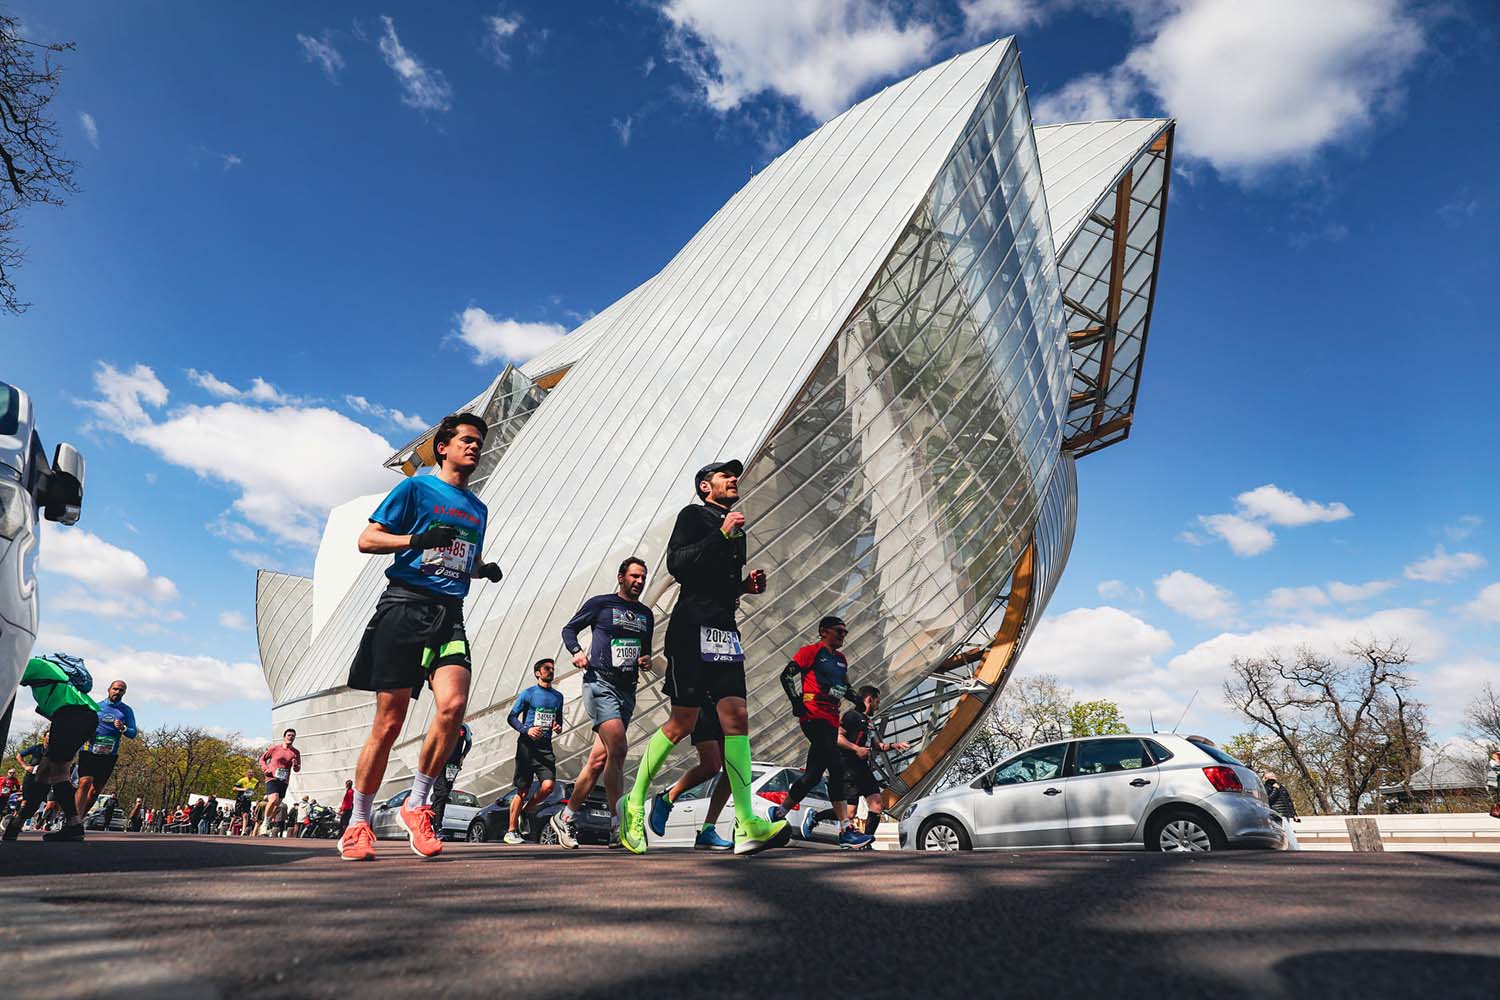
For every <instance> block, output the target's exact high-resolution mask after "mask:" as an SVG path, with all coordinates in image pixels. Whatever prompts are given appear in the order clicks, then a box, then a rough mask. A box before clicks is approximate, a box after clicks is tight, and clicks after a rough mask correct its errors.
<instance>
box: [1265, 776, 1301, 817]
mask: <svg viewBox="0 0 1500 1000" xmlns="http://www.w3.org/2000/svg"><path fill="white" fill-rule="evenodd" d="M1266 805H1268V806H1270V807H1271V809H1272V811H1274V812H1278V813H1280V814H1281V815H1283V816H1285V817H1286V818H1287V819H1295V818H1296V816H1297V807H1296V806H1295V805H1293V804H1292V793H1291V792H1289V791H1287V790H1286V786H1285V785H1283V784H1282V783H1281V782H1279V781H1277V782H1273V783H1272V784H1269V785H1267V786H1266Z"/></svg>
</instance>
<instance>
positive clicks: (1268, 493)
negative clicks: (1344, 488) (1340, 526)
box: [1178, 483, 1354, 556]
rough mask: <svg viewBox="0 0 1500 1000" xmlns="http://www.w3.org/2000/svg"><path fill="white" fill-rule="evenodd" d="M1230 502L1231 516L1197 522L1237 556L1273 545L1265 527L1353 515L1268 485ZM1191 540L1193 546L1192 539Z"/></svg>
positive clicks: (1337, 505)
mask: <svg viewBox="0 0 1500 1000" xmlns="http://www.w3.org/2000/svg"><path fill="white" fill-rule="evenodd" d="M1234 502H1235V507H1236V511H1235V513H1232V514H1202V515H1199V517H1198V522H1199V523H1200V524H1201V525H1203V528H1204V530H1205V531H1207V532H1208V533H1209V534H1211V535H1217V536H1218V537H1219V538H1222V539H1224V541H1226V542H1228V543H1229V548H1230V550H1231V551H1233V552H1234V554H1235V555H1237V556H1257V555H1260V554H1261V553H1262V552H1265V551H1266V550H1267V549H1269V548H1270V547H1271V546H1272V545H1275V544H1276V533H1275V532H1273V531H1272V530H1271V529H1270V527H1268V525H1276V526H1277V527H1282V528H1295V527H1301V526H1303V525H1307V524H1317V523H1320V522H1327V521H1342V520H1344V519H1345V518H1349V517H1353V516H1354V512H1353V511H1351V510H1350V509H1349V508H1348V507H1347V506H1345V505H1344V504H1342V503H1339V502H1337V501H1335V502H1334V503H1327V504H1324V503H1318V502H1317V501H1315V500H1304V499H1302V498H1301V497H1299V496H1297V494H1295V493H1290V492H1288V491H1286V490H1283V489H1281V488H1280V487H1278V486H1275V485H1274V484H1271V483H1267V484H1266V485H1264V486H1257V487H1256V488H1255V489H1253V490H1247V491H1246V492H1244V493H1241V494H1240V495H1239V496H1237V497H1235V498H1234ZM1185 534H1191V533H1190V532H1187V533H1185ZM1178 537H1179V538H1180V537H1182V536H1178ZM1193 539H1194V544H1197V542H1196V536H1193Z"/></svg>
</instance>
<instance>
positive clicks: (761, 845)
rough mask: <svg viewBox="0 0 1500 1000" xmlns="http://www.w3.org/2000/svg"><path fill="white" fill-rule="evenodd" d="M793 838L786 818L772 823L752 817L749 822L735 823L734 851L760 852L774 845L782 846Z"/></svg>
mask: <svg viewBox="0 0 1500 1000" xmlns="http://www.w3.org/2000/svg"><path fill="white" fill-rule="evenodd" d="M791 839H792V828H791V827H790V826H788V825H787V823H786V820H778V821H777V822H775V823H772V822H771V821H770V820H765V819H761V818H760V817H759V816H755V817H752V818H751V819H750V821H749V822H738V823H735V824H734V853H736V854H759V853H760V852H761V851H769V850H770V849H771V848H773V847H781V846H783V845H784V844H786V842H787V841H789V840H791Z"/></svg>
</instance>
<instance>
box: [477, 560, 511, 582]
mask: <svg viewBox="0 0 1500 1000" xmlns="http://www.w3.org/2000/svg"><path fill="white" fill-rule="evenodd" d="M474 575H475V576H478V577H483V578H484V579H486V580H488V581H490V582H491V583H499V582H500V578H501V577H503V576H504V575H505V574H504V573H502V572H500V567H499V566H497V565H495V564H494V563H487V562H482V563H480V564H479V565H478V566H476V567H474Z"/></svg>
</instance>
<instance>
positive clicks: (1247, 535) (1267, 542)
mask: <svg viewBox="0 0 1500 1000" xmlns="http://www.w3.org/2000/svg"><path fill="white" fill-rule="evenodd" d="M1198 520H1199V521H1200V522H1201V523H1202V524H1203V529H1204V530H1205V531H1207V532H1208V533H1209V534H1211V535H1218V536H1219V537H1220V538H1222V539H1224V541H1226V542H1228V543H1229V548H1230V550H1231V551H1232V552H1234V554H1235V555H1237V556H1258V555H1260V554H1261V553H1262V552H1264V551H1266V550H1267V549H1269V548H1270V547H1271V546H1272V545H1275V544H1276V536H1275V535H1274V534H1273V533H1272V532H1271V529H1270V528H1267V527H1266V526H1265V525H1264V524H1261V523H1260V522H1259V521H1252V520H1250V519H1249V518H1245V517H1240V516H1239V515H1238V514H1204V515H1202V516H1200V517H1199V518H1198Z"/></svg>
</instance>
